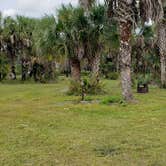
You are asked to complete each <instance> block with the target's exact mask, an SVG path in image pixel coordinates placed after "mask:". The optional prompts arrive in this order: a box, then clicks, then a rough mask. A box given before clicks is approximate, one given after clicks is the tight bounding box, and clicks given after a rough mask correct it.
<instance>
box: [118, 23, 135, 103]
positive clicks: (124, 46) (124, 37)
mask: <svg viewBox="0 0 166 166" xmlns="http://www.w3.org/2000/svg"><path fill="white" fill-rule="evenodd" d="M131 27H132V24H131V22H130V21H127V22H126V23H125V22H121V23H120V52H119V56H120V69H121V84H122V95H123V98H124V99H125V100H127V101H130V100H132V99H133V95H132V87H131V44H130V38H131Z"/></svg>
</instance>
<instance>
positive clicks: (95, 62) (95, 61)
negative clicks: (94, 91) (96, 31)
mask: <svg viewBox="0 0 166 166" xmlns="http://www.w3.org/2000/svg"><path fill="white" fill-rule="evenodd" d="M91 70H92V79H93V80H95V82H96V83H98V82H99V71H100V54H99V53H96V55H95V56H94V57H93V58H92V60H91Z"/></svg>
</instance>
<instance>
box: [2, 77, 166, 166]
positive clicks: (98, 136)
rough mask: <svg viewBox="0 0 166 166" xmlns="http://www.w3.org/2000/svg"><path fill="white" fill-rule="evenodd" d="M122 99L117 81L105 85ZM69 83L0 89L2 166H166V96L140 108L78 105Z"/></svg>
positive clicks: (156, 92) (155, 92) (157, 94)
mask: <svg viewBox="0 0 166 166" xmlns="http://www.w3.org/2000/svg"><path fill="white" fill-rule="evenodd" d="M105 82H106V88H107V92H108V94H106V95H101V96H90V98H91V99H93V100H94V101H96V100H98V101H100V100H103V98H107V96H120V88H119V82H118V81H105ZM67 87H68V81H66V80H62V79H61V80H59V81H58V82H57V83H55V84H33V83H32V84H14V85H11V84H0V166H39V165H40V166H165V165H166V90H161V89H159V88H156V87H150V93H149V94H136V93H135V98H136V100H137V102H136V103H131V104H124V103H123V104H119V103H117V104H111V105H104V104H101V103H99V102H92V103H79V102H78V100H79V98H80V97H79V96H67V95H66V91H67Z"/></svg>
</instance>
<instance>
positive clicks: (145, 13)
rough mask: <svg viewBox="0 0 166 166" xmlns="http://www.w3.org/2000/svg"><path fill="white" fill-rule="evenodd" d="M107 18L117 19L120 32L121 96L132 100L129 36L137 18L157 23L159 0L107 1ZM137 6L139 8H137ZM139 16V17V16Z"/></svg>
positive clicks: (159, 10) (159, 9) (159, 7)
mask: <svg viewBox="0 0 166 166" xmlns="http://www.w3.org/2000/svg"><path fill="white" fill-rule="evenodd" d="M107 2H108V10H109V12H108V13H109V16H111V17H112V16H114V17H116V18H117V20H118V23H119V32H120V50H119V56H120V69H121V84H122V95H123V97H124V99H125V100H127V101H130V100H132V99H133V94H132V88H131V36H132V30H133V25H135V23H137V21H138V18H141V19H142V22H143V24H144V23H145V21H149V19H152V20H153V21H157V20H158V18H159V16H160V12H161V3H160V0H155V1H154V0H138V1H136V0H107ZM138 4H139V8H138V7H137V6H138ZM139 14H140V16H139Z"/></svg>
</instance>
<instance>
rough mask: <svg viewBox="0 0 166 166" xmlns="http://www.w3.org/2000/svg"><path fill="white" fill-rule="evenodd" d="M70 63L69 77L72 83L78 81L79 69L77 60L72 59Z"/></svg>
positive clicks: (79, 76)
mask: <svg viewBox="0 0 166 166" xmlns="http://www.w3.org/2000/svg"><path fill="white" fill-rule="evenodd" d="M70 62H71V77H72V79H73V80H74V81H80V78H81V67H80V61H79V60H78V59H77V58H72V59H71V60H70Z"/></svg>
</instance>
